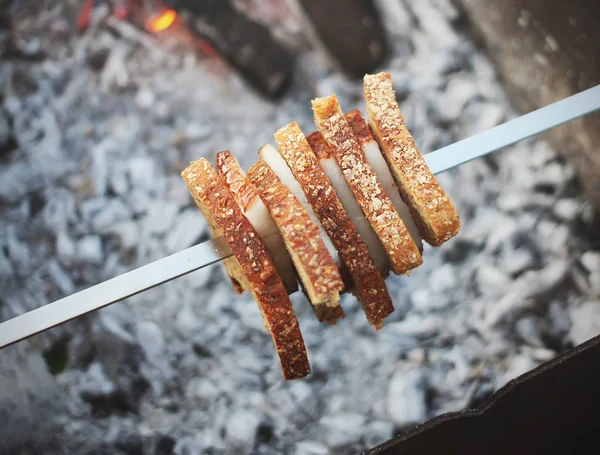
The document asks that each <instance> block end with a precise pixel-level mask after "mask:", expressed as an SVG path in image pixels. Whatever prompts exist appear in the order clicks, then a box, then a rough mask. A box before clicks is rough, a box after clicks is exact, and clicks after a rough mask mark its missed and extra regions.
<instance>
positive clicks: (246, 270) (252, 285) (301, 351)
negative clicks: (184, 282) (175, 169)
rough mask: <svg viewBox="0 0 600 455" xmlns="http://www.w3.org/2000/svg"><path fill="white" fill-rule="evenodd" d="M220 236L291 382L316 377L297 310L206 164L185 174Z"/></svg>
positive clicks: (197, 164) (202, 161) (194, 164)
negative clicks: (301, 330) (310, 374)
mask: <svg viewBox="0 0 600 455" xmlns="http://www.w3.org/2000/svg"><path fill="white" fill-rule="evenodd" d="M181 176H182V177H183V179H184V180H185V182H186V184H187V186H188V189H189V191H190V193H191V194H192V197H193V198H194V201H195V202H196V204H197V205H198V207H199V208H200V210H201V211H202V213H203V214H204V216H205V218H206V220H207V222H208V223H209V226H210V229H211V231H212V233H213V235H214V236H223V237H224V238H225V240H226V241H227V244H228V245H229V248H230V249H231V251H232V252H233V256H232V258H231V259H233V261H234V264H235V267H236V268H237V269H238V272H237V276H238V277H239V279H240V282H241V283H242V285H243V286H244V288H245V289H247V290H249V291H250V292H251V293H252V295H253V297H254V298H255V300H256V302H257V303H258V306H259V309H260V311H261V313H262V315H263V320H264V323H265V328H266V329H267V331H269V332H270V333H271V336H272V337H273V342H274V344H275V348H276V349H277V353H278V355H279V360H280V362H281V367H282V370H283V375H284V377H285V379H293V378H301V377H304V376H306V375H307V374H309V373H310V365H309V362H308V356H307V353H306V348H305V346H304V340H303V338H302V333H301V332H300V327H299V324H298V320H297V319H296V315H295V313H294V309H293V307H292V304H291V302H290V299H289V297H288V294H287V292H286V290H285V287H284V286H283V283H282V281H281V279H280V278H279V275H278V274H277V271H276V270H275V267H274V265H273V263H272V261H271V258H270V257H269V255H268V254H267V251H266V249H265V247H264V245H263V243H262V241H261V240H260V238H259V237H258V235H257V234H256V232H255V231H254V229H253V227H252V225H251V224H250V222H249V221H248V220H247V219H246V217H245V216H244V214H243V213H242V211H241V209H240V207H239V206H238V204H237V202H236V201H235V199H234V197H233V195H232V194H231V192H230V191H229V189H228V188H227V186H226V185H225V183H224V182H223V179H222V178H221V176H220V175H219V174H217V171H216V170H215V169H214V168H213V167H212V166H211V164H210V163H209V162H208V161H207V160H205V159H204V158H202V159H200V160H198V161H194V162H192V163H191V164H190V165H189V166H188V167H187V168H186V169H185V170H184V171H183V172H182V173H181Z"/></svg>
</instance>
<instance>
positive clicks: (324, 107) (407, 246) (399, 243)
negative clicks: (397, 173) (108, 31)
mask: <svg viewBox="0 0 600 455" xmlns="http://www.w3.org/2000/svg"><path fill="white" fill-rule="evenodd" d="M312 106H313V112H314V117H315V123H316V125H317V129H318V130H319V132H320V133H321V134H322V135H323V137H324V138H325V141H327V144H328V145H329V147H330V148H331V151H332V153H333V156H334V157H335V159H336V162H337V163H338V166H339V167H340V169H341V171H342V173H343V174H344V177H345V178H346V181H347V182H348V184H349V186H350V188H351V189H352V192H353V193H354V196H355V198H356V200H357V202H358V204H359V205H360V207H361V209H362V211H363V213H364V215H365V217H366V218H367V219H368V220H369V222H370V223H371V226H372V227H373V230H374V231H375V233H376V234H377V236H378V237H379V239H380V240H381V243H382V244H383V246H384V248H385V250H386V252H387V254H388V257H389V259H390V264H391V268H392V271H393V272H394V273H395V274H397V275H402V274H406V273H408V272H410V270H411V269H413V268H415V267H418V266H419V265H421V264H422V263H423V259H422V258H421V254H420V252H419V249H418V248H417V246H416V245H415V242H414V241H413V239H412V237H411V236H410V233H409V232H408V229H407V228H406V225H405V224H404V222H403V221H402V218H400V215H399V214H398V211H397V210H396V209H395V207H394V205H393V204H392V201H391V200H390V198H389V196H388V195H387V194H386V192H385V190H384V189H383V186H382V185H381V182H380V181H379V179H378V178H377V176H376V174H375V172H373V170H372V169H371V166H369V163H368V162H367V160H366V158H365V156H364V154H363V151H362V147H361V145H360V144H359V142H358V140H357V139H356V136H355V135H354V132H353V131H352V128H351V127H350V125H349V124H348V121H347V120H346V118H345V117H344V114H343V112H342V110H341V108H340V105H339V103H338V100H337V97H336V96H335V95H332V96H330V97H327V98H317V99H315V100H313V101H312Z"/></svg>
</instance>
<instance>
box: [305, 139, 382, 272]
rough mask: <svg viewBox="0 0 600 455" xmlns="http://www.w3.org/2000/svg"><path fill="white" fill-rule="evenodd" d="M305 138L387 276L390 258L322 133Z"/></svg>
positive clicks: (376, 261)
mask: <svg viewBox="0 0 600 455" xmlns="http://www.w3.org/2000/svg"><path fill="white" fill-rule="evenodd" d="M306 140H307V141H308V144H309V145H310V148H311V149H312V151H313V153H314V154H315V155H316V156H317V159H318V160H319V164H320V165H321V168H322V169H323V171H324V172H325V175H327V178H328V179H329V182H330V183H331V186H332V187H333V189H334V191H335V193H336V194H337V195H338V197H339V199H340V201H341V203H342V205H343V206H344V209H345V210H346V213H348V216H349V217H350V219H351V220H352V224H353V225H354V227H355V228H356V230H357V231H358V234H359V235H360V237H361V239H362V240H363V241H364V243H365V245H366V246H367V249H368V250H369V253H370V254H371V257H372V258H373V260H374V261H375V264H376V265H377V268H378V269H379V272H380V273H381V276H382V277H383V278H387V276H388V275H389V273H390V260H389V259H388V256H387V253H386V252H385V248H384V247H383V245H382V244H381V240H379V237H377V234H375V231H374V230H373V228H372V227H371V223H369V220H367V219H366V218H365V215H364V214H363V212H362V209H361V208H360V205H358V202H356V199H355V198H354V193H353V192H352V190H351V189H350V187H349V186H348V182H346V179H345V178H344V174H342V171H341V170H340V167H339V166H338V164H337V162H336V161H335V158H334V157H333V154H332V152H331V148H330V147H329V145H327V142H325V139H324V138H323V135H322V134H321V133H319V132H318V131H314V132H312V133H310V134H309V135H308V136H307V137H306Z"/></svg>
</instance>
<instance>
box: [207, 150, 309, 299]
mask: <svg viewBox="0 0 600 455" xmlns="http://www.w3.org/2000/svg"><path fill="white" fill-rule="evenodd" d="M217 169H218V170H219V173H220V174H221V175H222V176H223V180H224V182H225V184H226V185H227V186H228V187H229V191H231V194H233V197H234V198H235V200H236V202H237V204H238V206H239V207H240V208H241V209H242V212H243V213H244V215H245V216H246V218H247V219H248V221H250V223H251V224H252V227H253V228H254V230H255V231H256V232H257V233H258V235H259V236H260V238H261V240H262V241H263V243H264V244H265V247H266V248H267V252H268V253H269V256H271V258H272V259H273V263H274V264H275V269H276V270H277V272H278V273H279V276H280V277H281V280H282V281H283V284H284V285H285V288H286V289H287V292H288V294H292V293H294V292H296V291H297V290H298V280H297V276H296V271H295V270H294V266H293V264H292V260H291V259H290V256H289V254H288V252H287V250H286V249H285V244H284V243H283V239H282V238H281V235H279V230H278V229H277V226H275V223H273V220H272V219H271V216H270V215H269V211H268V210H267V207H265V204H264V203H263V201H262V200H261V199H260V197H259V196H258V193H257V191H256V188H254V185H252V183H250V181H249V180H248V178H247V177H246V173H245V172H244V170H243V169H242V167H241V166H240V164H239V163H238V161H237V160H236V159H235V157H234V156H233V155H232V154H231V152H230V151H229V150H225V151H222V152H219V153H217Z"/></svg>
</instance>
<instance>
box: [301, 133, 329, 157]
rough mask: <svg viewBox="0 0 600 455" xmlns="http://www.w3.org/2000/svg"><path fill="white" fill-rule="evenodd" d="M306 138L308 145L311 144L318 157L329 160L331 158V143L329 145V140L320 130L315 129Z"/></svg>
mask: <svg viewBox="0 0 600 455" xmlns="http://www.w3.org/2000/svg"><path fill="white" fill-rule="evenodd" d="M306 140H307V141H308V145H310V148H311V149H312V151H313V152H314V154H315V155H317V158H318V159H320V160H327V159H329V158H331V149H330V148H329V145H327V142H326V141H325V138H324V137H323V135H322V134H321V133H319V132H318V131H313V132H312V133H310V134H309V135H308V136H306Z"/></svg>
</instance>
